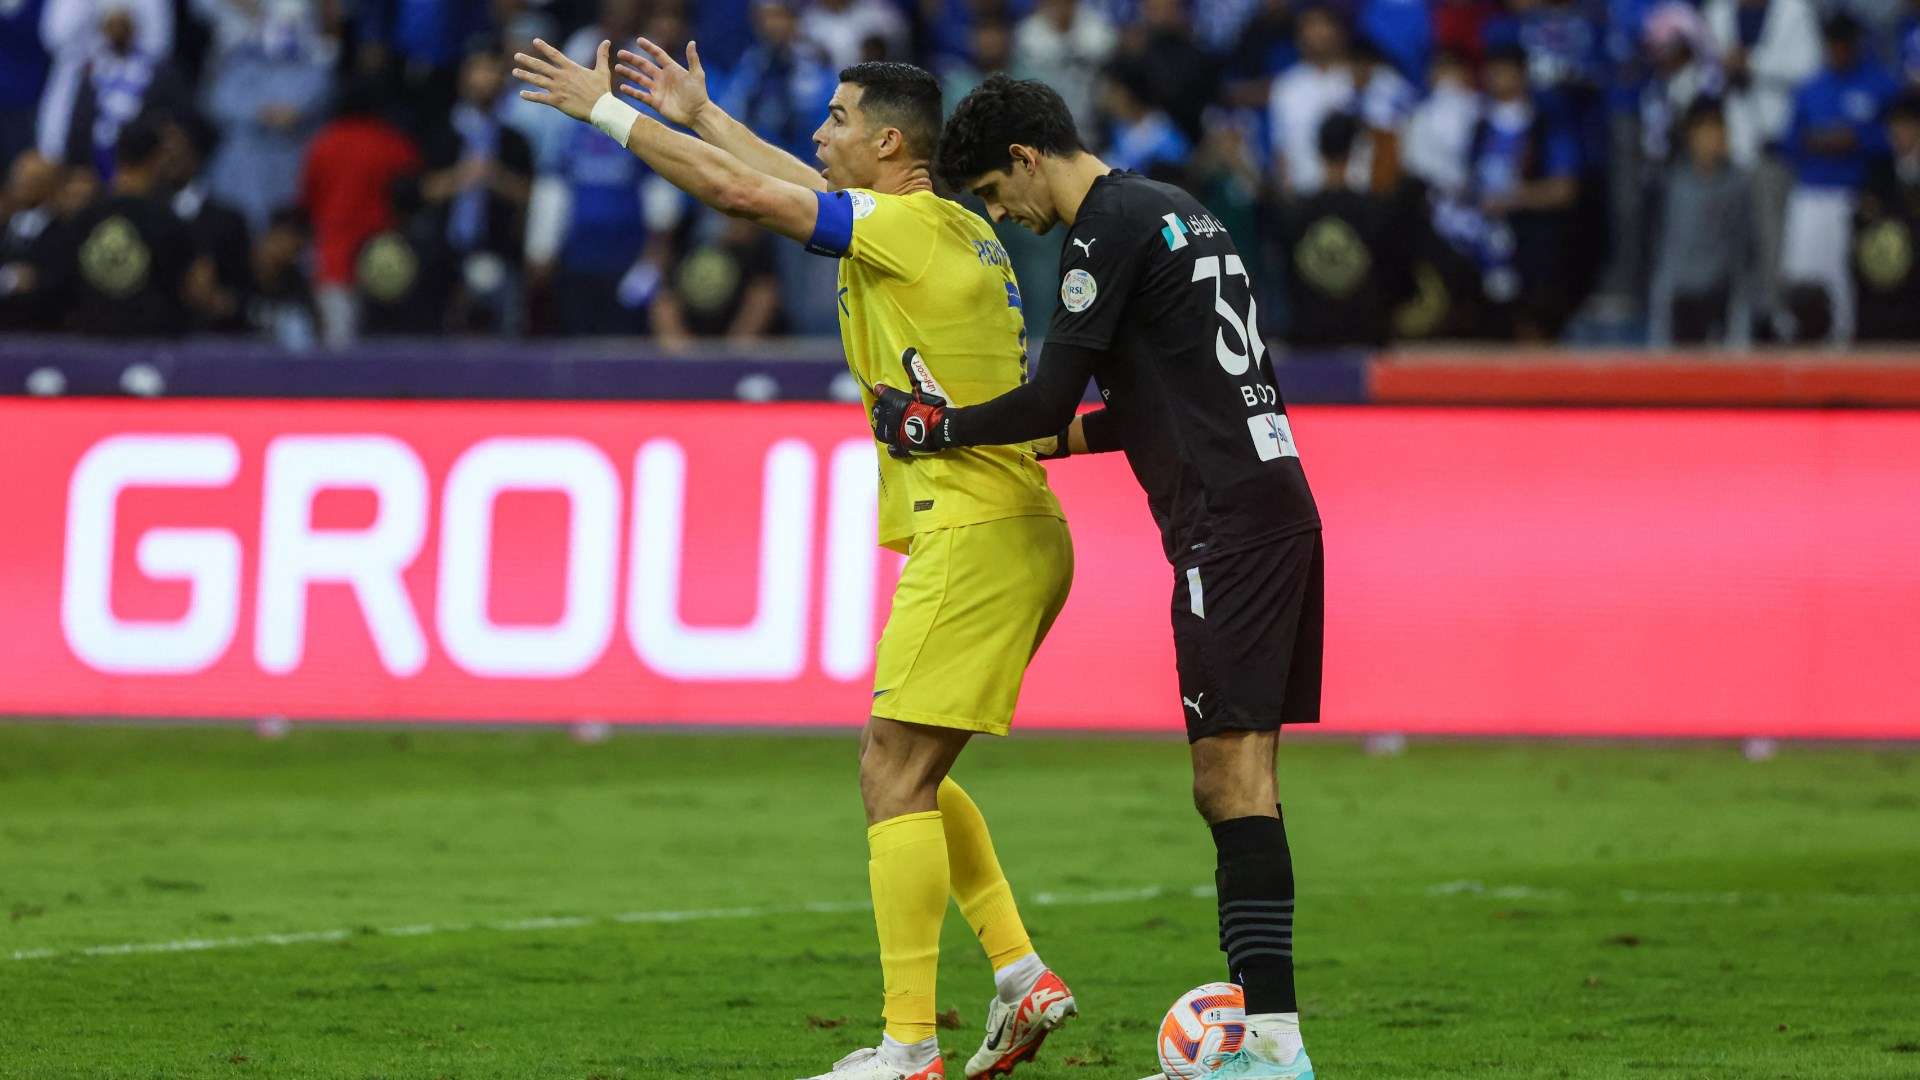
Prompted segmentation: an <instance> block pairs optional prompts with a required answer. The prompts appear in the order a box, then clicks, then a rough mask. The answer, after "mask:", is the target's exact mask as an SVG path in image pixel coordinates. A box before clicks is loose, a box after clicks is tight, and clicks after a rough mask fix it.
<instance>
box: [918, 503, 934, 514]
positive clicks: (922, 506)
mask: <svg viewBox="0 0 1920 1080" xmlns="http://www.w3.org/2000/svg"><path fill="white" fill-rule="evenodd" d="M931 509H933V500H932V499H920V500H918V501H916V502H915V503H914V504H913V512H914V513H916V514H918V513H920V512H921V511H923V510H931Z"/></svg>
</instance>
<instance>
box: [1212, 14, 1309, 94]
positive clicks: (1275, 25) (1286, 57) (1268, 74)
mask: <svg viewBox="0 0 1920 1080" xmlns="http://www.w3.org/2000/svg"><path fill="white" fill-rule="evenodd" d="M1224 59H1225V64H1224V67H1223V70H1222V76H1223V78H1224V79H1225V82H1226V87H1225V92H1224V94H1223V100H1222V103H1223V104H1225V105H1227V106H1229V107H1231V108H1236V109H1240V108H1246V109H1264V108H1265V107H1266V105H1267V96H1268V95H1269V94H1270V93H1271V92H1272V90H1273V77H1274V76H1275V75H1277V74H1279V73H1280V72H1282V71H1285V70H1287V69H1288V68H1290V67H1292V66H1293V65H1294V64H1295V63H1296V62H1298V61H1299V59H1300V50H1299V49H1297V48H1296V47H1295V46H1294V32H1293V5H1292V3H1291V2H1290V0H1260V2H1259V6H1258V7H1256V8H1254V11H1253V16H1252V17H1251V18H1250V19H1248V20H1247V22H1246V25H1245V26H1243V27H1242V28H1241V30H1240V32H1239V34H1238V35H1236V37H1235V39H1234V41H1233V42H1232V43H1231V45H1230V46H1229V47H1228V48H1227V49H1226V50H1225V51H1224Z"/></svg>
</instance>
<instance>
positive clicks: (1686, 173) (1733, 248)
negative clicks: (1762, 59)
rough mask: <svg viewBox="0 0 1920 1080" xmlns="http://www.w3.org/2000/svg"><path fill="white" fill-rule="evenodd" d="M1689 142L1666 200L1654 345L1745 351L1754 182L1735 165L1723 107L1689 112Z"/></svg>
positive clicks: (1658, 250) (1653, 303)
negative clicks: (1710, 344) (1711, 344)
mask: <svg viewBox="0 0 1920 1080" xmlns="http://www.w3.org/2000/svg"><path fill="white" fill-rule="evenodd" d="M1683 141H1684V144H1685V147H1686V153H1685V155H1684V158H1683V160H1681V161H1680V162H1678V163H1676V164H1675V165H1674V166H1673V167H1672V169H1671V170H1670V171H1669V174H1668V177H1667V181H1666V184H1665V191H1664V195H1663V197H1662V199H1661V203H1660V226H1659V233H1658V237H1659V238H1658V240H1657V241H1656V242H1655V244H1654V253H1655V262H1654V273H1653V295H1652V296H1651V298H1650V300H1649V303H1648V311H1649V313H1650V314H1651V316H1652V324H1653V329H1652V334H1651V337H1652V343H1653V344H1654V345H1656V346H1665V345H1671V344H1682V345H1694V344H1700V343H1702V342H1717V343H1722V344H1727V345H1733V346H1744V345H1746V344H1748V343H1749V342H1750V340H1751V337H1752V327H1753V315H1752V304H1751V301H1750V297H1751V289H1750V278H1751V274H1750V267H1751V265H1752V256H1751V253H1750V252H1749V250H1748V248H1749V239H1748V236H1749V232H1750V230H1751V227H1752V221H1753V208H1752V205H1751V201H1752V191H1751V185H1750V182H1749V180H1748V176H1747V173H1746V171H1745V170H1744V169H1741V168H1739V167H1738V166H1736V165H1735V164H1734V163H1733V161H1732V158H1731V154H1730V151H1729V147H1728V136H1727V121H1726V117H1725V115H1724V114H1723V113H1722V111H1721V107H1720V105H1719V103H1718V102H1715V101H1711V100H1708V101H1702V102H1699V103H1697V104H1696V105H1694V107H1693V108H1692V109H1690V110H1689V111H1688V113H1687V117H1686V122H1685V126H1684V132H1683Z"/></svg>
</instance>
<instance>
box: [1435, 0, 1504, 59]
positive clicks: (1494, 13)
mask: <svg viewBox="0 0 1920 1080" xmlns="http://www.w3.org/2000/svg"><path fill="white" fill-rule="evenodd" d="M1500 15H1501V11H1500V5H1499V4H1497V3H1495V2H1494V0H1434V4H1433V47H1434V49H1436V50H1438V51H1441V52H1449V53H1452V54H1453V55H1455V56H1457V57H1459V58H1460V60H1461V62H1463V63H1465V64H1466V65H1467V69H1468V70H1470V71H1476V72H1477V71H1479V69H1480V65H1481V64H1482V63H1484V62H1485V60H1486V57H1487V27H1488V26H1490V25H1492V24H1493V23H1494V21H1495V20H1497V19H1499V18H1500Z"/></svg>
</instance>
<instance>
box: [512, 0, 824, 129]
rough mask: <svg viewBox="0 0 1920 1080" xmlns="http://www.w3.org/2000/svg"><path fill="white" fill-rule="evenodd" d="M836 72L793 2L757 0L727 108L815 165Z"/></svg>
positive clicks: (730, 84) (729, 84)
mask: <svg viewBox="0 0 1920 1080" xmlns="http://www.w3.org/2000/svg"><path fill="white" fill-rule="evenodd" d="M837 70H838V69H835V68H829V67H828V66H827V57H826V54H825V53H824V52H823V51H821V49H820V47H819V46H818V45H816V44H814V43H813V42H811V41H808V40H804V39H802V38H801V37H800V34H799V21H798V19H797V18H796V17H795V13H794V9H793V3H792V0H755V3H754V5H753V44H752V45H750V46H748V48H747V50H746V52H745V53H743V54H742V55H741V57H740V64H739V67H738V68H736V69H735V70H734V72H733V76H732V78H731V79H729V80H728V81H727V87H726V91H725V93H724V94H723V95H722V98H723V103H724V104H725V106H726V109H727V112H728V113H729V114H731V115H732V116H734V117H735V118H737V119H738V120H739V121H740V122H741V123H743V124H745V125H747V126H748V127H750V128H752V129H753V130H754V132H755V133H756V134H758V135H759V136H760V137H761V138H763V139H765V140H767V141H768V142H770V143H772V144H774V145H775V146H778V147H779V148H780V149H782V150H785V151H786V152H787V153H789V154H792V155H793V156H795V157H797V158H799V159H800V160H802V161H812V160H813V132H814V129H815V128H817V127H819V126H820V118H821V117H822V116H824V115H826V111H827V99H828V98H830V97H832V96H833V91H834V87H836V86H837V85H839V82H838V80H837V79H836V78H835V74H836V72H837ZM549 111H551V110H549Z"/></svg>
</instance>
